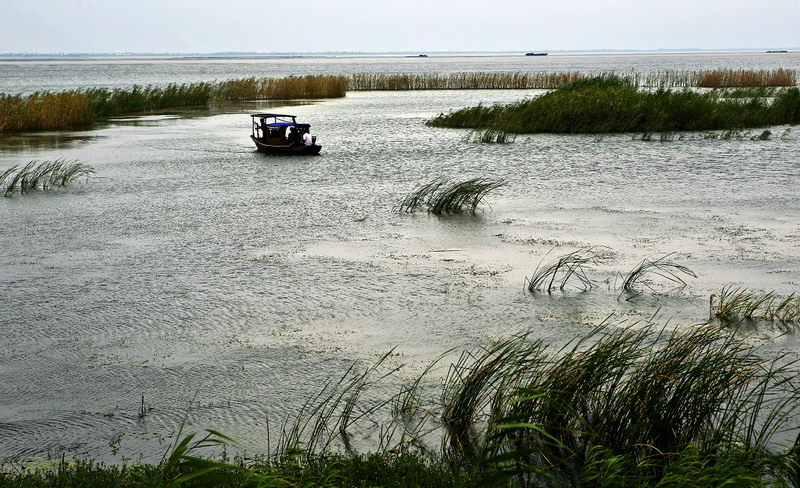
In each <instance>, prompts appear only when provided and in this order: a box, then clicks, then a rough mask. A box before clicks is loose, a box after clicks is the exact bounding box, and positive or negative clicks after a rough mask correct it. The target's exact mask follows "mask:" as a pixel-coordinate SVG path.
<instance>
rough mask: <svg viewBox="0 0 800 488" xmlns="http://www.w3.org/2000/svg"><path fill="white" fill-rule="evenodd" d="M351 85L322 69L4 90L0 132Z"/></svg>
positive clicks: (330, 94)
mask: <svg viewBox="0 0 800 488" xmlns="http://www.w3.org/2000/svg"><path fill="white" fill-rule="evenodd" d="M347 86H348V78H347V77H345V76H328V75H318V76H290V77H287V78H246V79H240V80H226V81H221V82H199V83H191V84H180V85H179V84H176V83H172V84H169V85H166V86H163V87H157V86H138V85H137V86H133V87H131V88H127V89H121V88H119V89H113V90H109V89H107V88H88V89H86V90H81V91H69V92H61V93H49V92H46V93H34V94H33V95H30V96H28V97H23V96H19V95H17V96H10V95H0V132H19V131H33V130H63V129H83V128H88V127H91V126H92V125H93V124H94V122H95V119H96V118H97V117H107V116H112V115H120V114H127V113H137V112H148V111H154V110H163V109H168V108H179V107H192V106H202V105H206V104H208V103H214V102H224V101H231V100H266V99H295V98H298V99H308V98H337V97H343V96H345V95H346V93H347Z"/></svg>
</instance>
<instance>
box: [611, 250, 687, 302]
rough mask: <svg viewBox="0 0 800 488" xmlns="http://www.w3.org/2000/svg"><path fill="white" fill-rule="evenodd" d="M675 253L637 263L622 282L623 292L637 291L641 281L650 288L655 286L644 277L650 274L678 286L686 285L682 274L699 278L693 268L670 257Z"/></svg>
mask: <svg viewBox="0 0 800 488" xmlns="http://www.w3.org/2000/svg"><path fill="white" fill-rule="evenodd" d="M673 254H674V253H669V254H667V255H665V256H661V257H660V258H657V259H643V260H642V262H641V263H639V264H638V265H636V267H634V268H633V269H632V270H631V271H630V273H628V276H626V277H625V280H624V281H623V283H622V290H623V293H625V292H628V293H636V291H635V288H636V284H637V283H639V282H641V283H642V284H644V285H645V286H646V287H647V288H649V289H650V290H653V288H652V287H651V286H650V285H649V284H648V283H646V282H644V278H645V277H647V276H649V275H655V276H659V277H661V278H664V279H666V280H667V281H669V282H671V283H673V284H675V285H676V286H680V287H683V286H686V282H685V281H683V278H681V276H680V275H686V276H691V277H692V278H697V275H696V274H695V273H694V271H692V270H691V269H689V268H687V267H686V266H683V265H681V264H678V263H675V262H674V261H672V260H671V259H670V257H671V256H672V255H673Z"/></svg>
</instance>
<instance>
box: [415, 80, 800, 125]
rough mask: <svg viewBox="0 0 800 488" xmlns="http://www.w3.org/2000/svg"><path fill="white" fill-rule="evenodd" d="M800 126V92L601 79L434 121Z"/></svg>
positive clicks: (797, 90) (459, 122)
mask: <svg viewBox="0 0 800 488" xmlns="http://www.w3.org/2000/svg"><path fill="white" fill-rule="evenodd" d="M796 123H800V89H798V88H788V89H786V90H784V91H782V92H780V93H777V94H776V95H775V97H774V98H773V99H766V98H762V97H758V96H756V97H752V98H722V97H720V96H719V95H718V94H716V93H714V92H707V93H700V92H697V91H694V90H688V89H687V90H681V91H672V90H667V89H658V90H655V91H643V90H640V89H638V88H637V87H636V85H635V84H633V83H632V82H631V81H630V80H626V79H622V78H619V77H613V76H612V77H597V78H591V79H583V80H579V81H575V82H572V83H570V84H568V85H566V86H564V87H562V88H560V89H557V90H554V91H551V92H548V93H546V94H544V95H542V96H540V97H538V98H534V99H530V100H523V101H521V102H517V103H513V104H510V105H494V106H483V105H478V106H476V107H471V108H464V109H461V110H457V111H454V112H451V113H449V114H440V115H439V116H437V117H435V118H433V119H431V120H430V121H428V125H430V126H433V127H452V128H469V129H493V130H498V131H504V132H510V133H536V132H556V133H609V132H634V133H637V132H639V133H653V132H666V133H671V132H675V131H708V130H729V129H742V128H747V127H764V126H770V125H777V124H796Z"/></svg>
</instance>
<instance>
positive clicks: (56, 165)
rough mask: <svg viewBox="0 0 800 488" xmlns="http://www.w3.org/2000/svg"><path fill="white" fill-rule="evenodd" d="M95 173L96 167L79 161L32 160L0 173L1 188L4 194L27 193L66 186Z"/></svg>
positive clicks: (7, 195) (6, 195) (8, 195)
mask: <svg viewBox="0 0 800 488" xmlns="http://www.w3.org/2000/svg"><path fill="white" fill-rule="evenodd" d="M93 174H94V169H93V168H92V167H91V166H88V165H85V164H83V163H81V162H78V161H69V160H66V159H56V160H54V161H31V162H29V163H28V164H26V165H25V166H23V167H21V168H20V167H19V165H16V166H13V167H11V168H9V169H7V170H6V171H4V172H2V173H0V189H2V191H3V196H5V197H10V196H12V195H13V194H14V193H16V192H17V191H18V192H20V194H25V193H28V192H31V191H33V190H49V189H51V188H54V187H57V186H66V185H68V184H69V183H71V182H73V181H76V180H78V179H79V178H82V177H84V178H86V177H89V176H90V175H93Z"/></svg>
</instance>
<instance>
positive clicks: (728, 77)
mask: <svg viewBox="0 0 800 488" xmlns="http://www.w3.org/2000/svg"><path fill="white" fill-rule="evenodd" d="M593 76H596V77H602V78H613V77H616V78H624V79H626V80H628V81H629V82H630V83H631V84H632V85H634V86H637V87H662V88H688V87H708V88H721V87H738V88H749V87H776V86H795V85H796V84H797V72H796V70H791V69H786V68H778V69H775V70H730V69H717V70H701V71H697V70H657V71H652V72H644V73H639V72H616V71H613V70H611V71H607V72H604V73H598V74H595V75H593ZM586 77H587V76H586V75H585V74H584V73H579V72H577V71H567V72H552V73H548V72H539V73H531V72H497V73H485V72H480V73H477V72H473V73H469V72H461V73H448V74H440V73H402V74H384V73H362V74H354V75H352V76H350V78H349V89H350V90H354V91H369V90H515V89H554V88H561V87H563V86H565V85H568V84H570V83H572V82H574V81H577V80H580V79H583V78H586Z"/></svg>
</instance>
